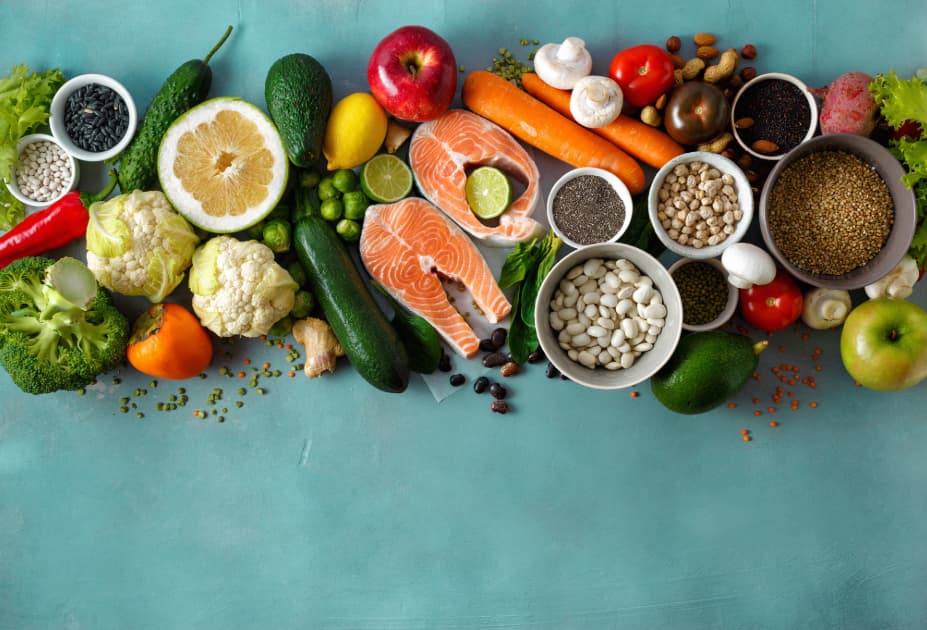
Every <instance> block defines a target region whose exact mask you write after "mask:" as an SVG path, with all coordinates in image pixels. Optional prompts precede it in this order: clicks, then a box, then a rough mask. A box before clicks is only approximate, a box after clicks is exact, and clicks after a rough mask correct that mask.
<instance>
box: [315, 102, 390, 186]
mask: <svg viewBox="0 0 927 630" xmlns="http://www.w3.org/2000/svg"><path fill="white" fill-rule="evenodd" d="M386 123H387V120H386V112H384V111H383V108H382V107H380V104H379V103H377V101H376V99H374V98H373V96H372V95H370V94H368V93H367V92H355V93H354V94H349V95H347V96H345V97H344V98H343V99H341V100H340V101H338V102H337V103H336V104H335V106H334V107H333V108H332V111H331V114H330V115H329V117H328V124H327V125H326V127H325V143H324V145H323V147H322V153H324V154H325V158H326V159H327V160H328V170H330V171H335V170H338V169H339V168H355V167H357V166H360V165H361V164H363V163H364V162H366V161H367V160H369V159H370V158H372V157H373V156H374V155H376V153H377V151H379V150H380V147H381V146H382V145H383V140H384V139H385V138H386Z"/></svg>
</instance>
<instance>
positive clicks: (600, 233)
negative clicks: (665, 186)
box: [547, 167, 633, 249]
mask: <svg viewBox="0 0 927 630" xmlns="http://www.w3.org/2000/svg"><path fill="white" fill-rule="evenodd" d="M632 210H633V202H632V200H631V193H630V191H629V190H628V187H627V186H625V184H624V182H622V181H621V180H620V179H618V177H616V176H615V175H614V174H613V173H610V172H608V171H606V170H603V169H600V168H590V167H586V168H576V169H573V170H571V171H568V172H567V173H565V174H564V175H563V176H562V177H561V178H560V179H558V180H557V181H556V182H555V183H554V185H553V187H552V188H551V189H550V194H549V195H548V196H547V221H548V223H549V224H550V227H551V229H552V230H553V231H554V233H555V234H556V235H557V236H559V237H560V239H561V240H562V241H563V242H564V243H566V244H567V245H569V246H570V247H572V248H573V249H579V248H580V247H585V246H588V245H595V244H598V243H614V242H615V241H617V240H618V239H619V238H621V235H622V234H624V232H625V230H627V229H628V225H630V224H631V212H632Z"/></svg>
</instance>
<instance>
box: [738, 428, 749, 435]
mask: <svg viewBox="0 0 927 630" xmlns="http://www.w3.org/2000/svg"><path fill="white" fill-rule="evenodd" d="M740 434H741V435H749V434H750V429H741V430H740Z"/></svg>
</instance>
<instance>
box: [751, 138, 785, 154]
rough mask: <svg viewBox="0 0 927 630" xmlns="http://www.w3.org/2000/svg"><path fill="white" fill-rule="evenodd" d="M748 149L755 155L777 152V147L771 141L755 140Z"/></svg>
mask: <svg viewBox="0 0 927 630" xmlns="http://www.w3.org/2000/svg"><path fill="white" fill-rule="evenodd" d="M750 148H751V149H753V150H754V151H756V152H757V153H775V152H776V151H778V150H779V145H778V144H776V143H775V142H773V141H771V140H755V141H754V142H753V144H751V145H750Z"/></svg>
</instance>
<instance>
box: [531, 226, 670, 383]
mask: <svg viewBox="0 0 927 630" xmlns="http://www.w3.org/2000/svg"><path fill="white" fill-rule="evenodd" d="M590 258H602V259H604V260H617V259H619V258H626V259H627V260H629V261H631V262H632V263H634V265H636V266H637V268H638V269H639V270H640V272H641V273H642V274H644V275H647V276H649V277H650V278H651V280H653V286H654V287H655V288H657V289H658V290H659V291H660V293H661V294H662V296H663V304H664V306H666V317H665V319H664V322H665V323H664V326H663V329H662V330H661V331H660V335H659V336H658V337H657V340H656V342H655V343H654V345H653V348H652V349H650V350H648V351H647V352H644V353H643V354H641V355H640V356H639V357H638V358H637V360H636V361H635V362H634V364H633V365H632V366H631V367H630V368H627V369H621V370H607V369H605V368H596V369H590V368H588V367H586V366H584V365H582V364H580V363H578V362H576V361H573V360H572V359H571V358H570V357H569V356H568V355H567V353H566V352H565V351H564V350H563V348H561V347H560V344H559V342H558V341H557V334H558V333H556V332H555V331H554V330H553V329H552V328H551V327H550V303H551V300H552V299H553V296H554V292H555V291H556V289H557V287H558V285H559V284H560V281H561V280H562V279H563V277H564V276H565V275H566V274H567V272H569V271H570V269H572V268H573V267H575V266H576V265H579V264H582V263H583V262H584V261H586V260H588V259H590ZM534 325H535V330H536V331H537V336H538V341H539V342H540V344H541V349H542V350H543V351H544V354H545V355H546V356H547V359H548V360H549V361H550V362H551V363H552V364H553V365H554V367H556V368H557V369H558V370H560V373H561V374H563V375H565V376H566V377H567V378H569V379H570V380H571V381H574V382H576V383H578V384H580V385H582V386H584V387H589V388H592V389H624V388H627V387H633V386H634V385H637V384H638V383H641V382H643V381H645V380H647V379H648V378H650V377H651V376H653V375H654V374H655V373H656V372H657V370H659V369H660V368H661V367H663V365H664V364H665V363H666V362H667V361H669V358H670V356H672V354H673V351H674V350H675V349H676V345H677V344H678V343H679V338H680V336H681V335H682V300H681V299H680V297H679V290H678V289H677V288H676V283H675V282H673V279H672V277H671V276H670V274H669V271H668V270H667V269H666V267H664V266H663V265H662V264H661V263H660V261H658V260H657V259H656V258H654V257H653V256H651V255H650V254H648V253H647V252H645V251H643V250H641V249H638V248H637V247H634V246H633V245H627V244H625V243H599V244H597V245H587V246H585V247H581V248H580V249H577V250H575V251H573V252H570V253H569V254H567V255H566V256H564V257H563V258H562V259H561V260H560V261H559V262H558V263H557V264H555V265H554V267H553V268H552V269H551V270H550V273H548V274H547V276H546V277H545V278H544V281H543V282H542V283H541V288H540V290H539V291H538V296H537V300H536V301H535V307H534Z"/></svg>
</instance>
